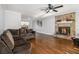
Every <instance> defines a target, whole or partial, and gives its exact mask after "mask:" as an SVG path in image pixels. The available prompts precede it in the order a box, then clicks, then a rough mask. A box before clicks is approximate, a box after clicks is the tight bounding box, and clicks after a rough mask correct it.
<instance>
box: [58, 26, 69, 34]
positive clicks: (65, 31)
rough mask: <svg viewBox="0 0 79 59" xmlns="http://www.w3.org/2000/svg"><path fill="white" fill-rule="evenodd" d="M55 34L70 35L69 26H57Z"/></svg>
mask: <svg viewBox="0 0 79 59" xmlns="http://www.w3.org/2000/svg"><path fill="white" fill-rule="evenodd" d="M57 34H61V35H70V27H58V32H57Z"/></svg>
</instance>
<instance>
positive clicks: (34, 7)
mask: <svg viewBox="0 0 79 59" xmlns="http://www.w3.org/2000/svg"><path fill="white" fill-rule="evenodd" d="M5 6H6V7H5V9H8V10H13V11H17V12H21V13H22V17H23V18H24V17H38V16H40V15H41V16H43V15H44V14H45V12H44V11H41V10H40V9H41V8H43V7H47V4H7V5H5ZM78 9H79V4H64V6H63V7H62V8H59V9H57V10H58V12H51V13H48V14H45V15H58V14H62V13H64V12H73V11H75V10H78Z"/></svg>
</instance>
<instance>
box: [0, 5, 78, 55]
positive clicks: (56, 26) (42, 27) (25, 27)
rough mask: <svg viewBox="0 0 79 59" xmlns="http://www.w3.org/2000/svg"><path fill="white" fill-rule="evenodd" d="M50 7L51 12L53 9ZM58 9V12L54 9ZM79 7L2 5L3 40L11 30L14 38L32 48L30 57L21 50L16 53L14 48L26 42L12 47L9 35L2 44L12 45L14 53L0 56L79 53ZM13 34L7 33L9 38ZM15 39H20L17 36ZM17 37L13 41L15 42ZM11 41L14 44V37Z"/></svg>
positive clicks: (1, 30)
mask: <svg viewBox="0 0 79 59" xmlns="http://www.w3.org/2000/svg"><path fill="white" fill-rule="evenodd" d="M49 5H50V6H51V8H49V7H50V6H49ZM58 6H60V7H61V8H59V7H58ZM56 7H57V9H54V8H56ZM78 7H79V4H54V5H53V4H1V5H0V19H1V20H0V34H1V36H2V34H3V33H6V32H8V31H6V30H10V31H11V33H12V34H18V39H24V40H25V41H27V43H28V44H27V45H28V47H27V49H26V53H25V51H24V50H22V52H21V50H20V48H19V49H15V46H14V45H18V44H21V43H22V42H23V41H22V40H21V41H22V42H21V41H18V40H15V41H14V43H13V41H11V43H12V44H11V43H8V41H6V37H5V34H3V36H2V37H1V40H3V41H4V44H5V43H6V44H7V43H8V44H7V46H9V47H10V50H11V51H9V52H5V48H1V49H4V50H3V51H2V50H1V51H0V52H1V53H2V54H4V53H7V54H18V53H19V54H22V53H23V54H28V53H30V54H31V53H32V54H74V53H76V54H77V53H79V48H78V46H79V44H78V43H79V40H78V38H79V37H78V35H79V27H78V26H79V25H78V23H79V20H78V19H79V18H78V17H79V8H78ZM52 8H53V9H52ZM22 31H23V32H22ZM21 32H22V33H21ZM26 32H28V33H26ZM11 33H9V34H8V33H7V34H6V35H7V36H8V35H11ZM20 34H22V35H20ZM26 34H27V35H26ZM14 36H15V37H16V35H14ZM14 36H13V39H14V38H15V37H14ZM4 37H5V38H4ZM8 38H9V41H10V40H13V39H12V38H11V37H10V36H8ZM10 38H11V39H10ZM74 39H75V40H74ZM7 40H8V39H7ZM17 41H18V42H17ZM20 42H21V43H20ZM29 42H30V43H29ZM15 43H16V44H15ZM1 44H2V42H1ZM10 44H11V45H12V46H10ZM23 44H25V43H23ZM21 45H22V44H21ZM21 48H22V47H21ZM19 50H20V51H19ZM17 52H18V53H17Z"/></svg>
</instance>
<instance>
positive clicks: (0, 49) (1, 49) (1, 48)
mask: <svg viewBox="0 0 79 59" xmlns="http://www.w3.org/2000/svg"><path fill="white" fill-rule="evenodd" d="M9 53H10V54H12V50H10V49H9V48H8V47H7V45H6V44H5V43H4V41H2V40H1V39H0V54H9Z"/></svg>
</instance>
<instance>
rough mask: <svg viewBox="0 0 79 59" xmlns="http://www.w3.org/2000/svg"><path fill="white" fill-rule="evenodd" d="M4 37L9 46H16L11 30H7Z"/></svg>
mask: <svg viewBox="0 0 79 59" xmlns="http://www.w3.org/2000/svg"><path fill="white" fill-rule="evenodd" d="M2 38H3V40H4V41H5V42H6V44H7V46H8V47H9V48H10V49H11V50H12V49H13V48H14V39H13V37H12V34H11V33H10V31H8V30H7V31H5V32H4V34H3V36H2Z"/></svg>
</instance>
